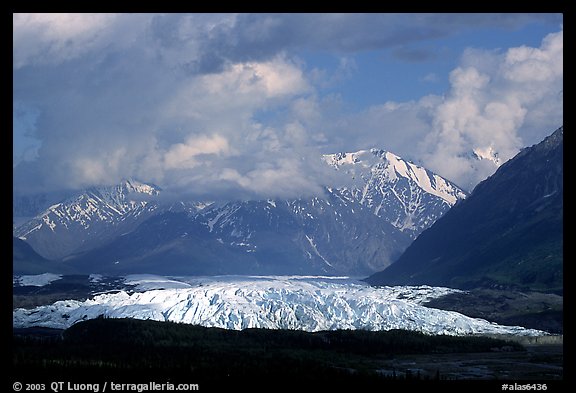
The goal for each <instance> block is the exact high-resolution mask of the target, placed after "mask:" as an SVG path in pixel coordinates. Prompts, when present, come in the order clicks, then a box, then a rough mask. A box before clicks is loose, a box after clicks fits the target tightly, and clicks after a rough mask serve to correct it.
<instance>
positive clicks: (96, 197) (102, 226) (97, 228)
mask: <svg viewBox="0 0 576 393" xmlns="http://www.w3.org/2000/svg"><path fill="white" fill-rule="evenodd" d="M159 192H160V190H159V188H157V187H154V186H151V185H147V184H144V183H140V182H137V181H134V180H125V181H123V182H122V183H121V184H119V185H116V186H109V187H92V188H89V189H87V190H85V191H84V192H83V193H81V194H79V195H76V196H73V197H70V198H68V199H65V200H63V201H62V202H59V203H56V204H54V205H52V206H50V207H48V208H47V209H46V210H45V211H43V212H42V213H40V214H39V215H37V216H36V217H34V218H33V219H31V220H29V221H27V222H25V223H24V224H22V225H20V226H19V227H17V228H16V229H15V231H14V236H16V237H18V238H20V239H21V240H25V241H26V242H28V243H29V244H31V245H32V247H33V248H34V250H35V251H36V252H38V253H39V254H41V255H42V256H44V257H46V258H49V259H58V258H62V257H65V256H67V255H69V254H70V253H72V252H76V251H78V250H82V249H83V248H84V246H85V245H86V247H88V248H91V247H94V246H95V245H97V244H101V243H103V242H104V241H106V240H108V239H111V238H112V237H114V236H115V235H117V234H119V231H123V232H127V231H130V230H132V229H134V228H135V227H136V225H137V224H139V223H140V222H142V221H143V220H144V219H145V218H147V217H149V216H150V215H151V213H153V212H154V211H155V210H156V208H157V205H156V204H155V203H149V200H148V199H149V198H150V197H152V196H155V195H158V193H159ZM120 233H122V232H120Z"/></svg>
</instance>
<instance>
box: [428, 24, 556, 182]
mask: <svg viewBox="0 0 576 393" xmlns="http://www.w3.org/2000/svg"><path fill="white" fill-rule="evenodd" d="M450 85H451V89H450V91H449V93H448V95H447V96H446V98H445V99H444V101H443V102H442V103H441V104H439V105H438V106H437V108H436V109H435V113H434V118H433V123H432V132H431V133H429V134H428V135H427V136H426V138H425V139H424V140H423V142H422V143H421V144H420V152H421V155H422V157H423V162H424V164H425V165H427V166H428V167H429V168H431V169H432V170H435V171H437V172H438V173H441V174H443V175H444V176H447V177H448V178H450V179H451V180H453V181H455V182H456V183H458V184H459V185H461V186H463V187H467V188H472V187H473V186H474V185H475V184H477V183H478V182H479V181H481V180H483V179H484V178H486V177H487V176H489V175H491V174H492V173H493V172H494V171H495V170H496V169H497V167H498V165H499V164H501V163H502V162H505V161H506V160H508V159H510V158H512V157H513V156H514V155H515V154H516V153H518V151H519V150H520V148H521V147H523V146H526V145H530V144H534V143H537V142H539V141H540V140H541V139H543V137H544V136H546V135H547V134H546V133H551V132H552V131H553V130H554V129H556V128H557V127H559V126H560V125H562V121H563V120H562V118H563V117H562V115H563V100H562V96H561V95H559V93H560V92H561V91H562V85H563V31H560V32H558V33H554V34H549V35H548V36H546V37H545V38H544V40H543V41H542V44H541V46H540V47H539V48H529V47H526V46H523V47H518V48H510V49H508V50H507V51H506V52H504V53H498V52H490V51H483V50H468V51H467V52H466V53H465V54H464V56H463V58H462V61H461V65H460V66H459V67H458V68H456V69H455V70H454V71H452V73H451V74H450ZM544 112H545V113H546V115H545V116H544V115H543V114H544ZM475 152H476V154H474V153H475ZM479 152H491V156H492V157H491V159H490V160H482V161H481V162H479V161H478V159H477V158H478V157H477V156H478V155H482V154H479ZM484 156H486V154H484Z"/></svg>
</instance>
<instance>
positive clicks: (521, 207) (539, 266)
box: [367, 127, 563, 291]
mask: <svg viewBox="0 0 576 393" xmlns="http://www.w3.org/2000/svg"><path fill="white" fill-rule="evenodd" d="M562 247H563V127H560V128H559V129H557V130H556V131H555V132H554V133H552V134H551V135H550V136H549V137H547V138H545V139H544V140H543V141H542V142H540V143H538V144H536V145H534V146H531V147H528V148H525V149H523V150H522V151H521V152H520V153H518V154H517V155H516V156H515V157H513V158H512V159H511V160H509V161H507V162H505V163H504V164H503V165H502V166H501V167H500V168H499V169H498V170H497V171H496V173H494V174H493V175H492V176H490V177H489V178H488V179H486V180H484V181H483V182H481V183H479V184H478V185H477V186H476V187H475V188H474V190H473V191H472V193H471V195H470V196H469V197H468V198H466V200H464V201H462V202H461V203H458V204H457V205H456V206H454V207H453V208H452V209H451V210H450V211H449V212H448V213H446V214H445V215H444V216H443V217H442V218H441V219H439V220H438V221H436V222H435V223H434V225H432V227H430V228H429V229H428V230H426V231H424V232H423V233H422V234H421V235H420V236H419V237H418V239H416V240H415V241H414V243H412V244H411V245H410V246H409V247H408V248H407V249H406V251H405V252H404V253H403V254H402V256H401V257H400V258H399V259H398V260H397V261H396V262H394V263H393V264H392V265H390V266H389V267H388V268H386V269H385V270H383V271H382V272H379V273H376V274H374V275H372V276H370V277H369V278H368V279H367V281H368V282H369V283H371V284H373V285H408V284H410V285H420V284H428V285H447V286H451V287H456V288H465V289H466V288H470V287H475V286H487V287H498V286H504V287H514V288H520V289H530V290H551V291H561V290H562V277H563V275H562V265H563V252H562Z"/></svg>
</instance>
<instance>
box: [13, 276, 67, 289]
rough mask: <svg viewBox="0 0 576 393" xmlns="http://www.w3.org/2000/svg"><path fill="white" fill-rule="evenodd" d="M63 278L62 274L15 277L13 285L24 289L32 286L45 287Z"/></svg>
mask: <svg viewBox="0 0 576 393" xmlns="http://www.w3.org/2000/svg"><path fill="white" fill-rule="evenodd" d="M61 278H62V275H61V274H53V273H44V274H35V275H24V276H14V279H13V280H12V281H13V284H14V285H19V286H22V287H26V286H32V287H43V286H45V285H48V284H50V283H51V282H53V281H56V280H60V279H61Z"/></svg>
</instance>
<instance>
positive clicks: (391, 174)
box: [323, 149, 466, 238]
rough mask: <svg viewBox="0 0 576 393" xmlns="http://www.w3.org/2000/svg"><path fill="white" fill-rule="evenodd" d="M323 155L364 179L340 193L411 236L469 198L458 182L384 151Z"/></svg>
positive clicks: (340, 168) (330, 161) (352, 174)
mask: <svg viewBox="0 0 576 393" xmlns="http://www.w3.org/2000/svg"><path fill="white" fill-rule="evenodd" d="M323 158H324V160H325V161H326V162H327V163H328V164H330V165H332V166H334V167H335V168H337V169H339V170H343V171H346V172H347V173H349V174H350V175H351V176H352V177H353V178H360V179H362V182H361V187H355V188H351V189H348V188H343V189H340V190H337V192H339V193H340V194H342V196H343V197H345V198H347V199H353V200H356V201H358V202H359V203H360V204H362V205H364V206H367V207H368V208H369V209H370V210H372V212H373V213H374V214H375V215H377V216H378V217H382V218H384V219H385V220H386V221H388V222H389V223H391V224H392V225H393V226H394V227H396V228H398V229H399V230H400V231H403V232H406V233H408V234H409V235H410V236H411V237H412V238H416V237H417V236H418V235H419V234H420V233H421V232H422V231H423V230H425V229H426V228H428V227H430V225H432V224H433V223H434V221H436V220H437V219H438V218H439V217H440V216H442V215H443V214H444V213H445V212H446V211H447V210H448V209H449V208H450V207H451V206H453V205H454V204H455V203H456V202H457V201H458V200H461V199H464V198H465V197H466V194H465V193H464V191H462V190H461V189H460V188H458V187H457V186H456V185H455V184H453V183H451V182H449V181H448V180H446V179H444V178H442V177H440V176H438V175H437V174H435V173H432V172H431V171H429V170H427V169H426V168H424V167H421V166H419V165H416V164H414V163H411V162H409V161H405V160H403V159H402V158H400V157H399V156H397V155H395V154H393V153H390V152H387V151H384V150H378V149H371V150H361V151H358V152H355V153H338V154H330V155H325V156H324V157H323Z"/></svg>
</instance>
